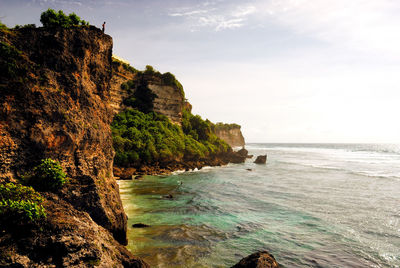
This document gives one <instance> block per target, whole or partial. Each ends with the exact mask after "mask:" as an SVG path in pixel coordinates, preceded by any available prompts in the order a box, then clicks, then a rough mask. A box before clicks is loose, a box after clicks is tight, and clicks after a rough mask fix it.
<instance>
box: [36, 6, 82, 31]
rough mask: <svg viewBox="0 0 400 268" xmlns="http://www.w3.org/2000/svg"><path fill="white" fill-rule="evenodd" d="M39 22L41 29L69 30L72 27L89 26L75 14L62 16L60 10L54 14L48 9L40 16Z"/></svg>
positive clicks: (52, 10)
mask: <svg viewBox="0 0 400 268" xmlns="http://www.w3.org/2000/svg"><path fill="white" fill-rule="evenodd" d="M40 22H41V23H42V24H43V27H48V28H50V27H63V28H69V27H72V26H79V25H89V22H87V21H84V20H81V18H80V17H79V16H77V15H76V14H75V13H71V14H69V15H66V14H64V12H63V11H62V10H59V11H58V12H56V11H55V10H54V9H51V8H49V9H48V10H46V11H44V12H43V13H42V14H41V15H40Z"/></svg>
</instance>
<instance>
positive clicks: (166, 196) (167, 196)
mask: <svg viewBox="0 0 400 268" xmlns="http://www.w3.org/2000/svg"><path fill="white" fill-rule="evenodd" d="M163 198H165V199H173V198H174V196H173V195H172V194H167V195H163Z"/></svg>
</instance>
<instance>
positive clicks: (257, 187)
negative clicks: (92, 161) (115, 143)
mask: <svg viewBox="0 0 400 268" xmlns="http://www.w3.org/2000/svg"><path fill="white" fill-rule="evenodd" d="M246 149H247V150H248V151H249V154H253V155H254V157H253V159H248V160H247V161H246V163H244V164H229V165H227V166H222V167H207V168H203V169H201V170H199V171H193V172H176V173H174V174H172V175H169V176H146V177H144V178H143V179H141V180H133V181H119V186H120V192H121V198H122V201H123V204H124V208H125V211H126V213H127V215H128V217H129V219H128V239H129V244H128V249H129V250H130V251H131V252H132V253H134V254H135V255H136V256H139V257H142V258H143V259H144V260H145V261H146V262H148V263H149V264H150V265H151V266H152V267H230V266H232V265H233V264H235V263H237V262H238V261H239V260H240V259H241V258H243V257H245V256H247V255H249V254H251V253H253V252H255V251H257V250H267V251H269V252H270V253H271V254H272V255H274V257H275V258H276V260H277V261H278V262H279V263H280V264H281V265H282V266H283V267H340V268H342V267H400V145H390V144H385V145H383V144H247V145H246ZM261 154H267V155H268V160H267V164H266V165H257V164H254V163H253V161H254V159H255V156H257V155H261ZM169 194H171V195H172V196H173V198H172V199H168V198H165V195H169ZM134 223H145V224H148V225H150V227H148V228H132V227H130V226H131V225H132V224H134Z"/></svg>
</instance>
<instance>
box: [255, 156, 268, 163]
mask: <svg viewBox="0 0 400 268" xmlns="http://www.w3.org/2000/svg"><path fill="white" fill-rule="evenodd" d="M266 162H267V155H259V156H257V158H256V161H254V163H256V164H265V163H266Z"/></svg>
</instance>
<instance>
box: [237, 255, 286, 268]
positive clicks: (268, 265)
mask: <svg viewBox="0 0 400 268" xmlns="http://www.w3.org/2000/svg"><path fill="white" fill-rule="evenodd" d="M279 267H280V266H279V264H278V262H277V261H276V260H275V258H274V256H272V255H271V254H269V253H268V252H267V251H259V252H256V253H253V254H251V255H249V256H247V257H245V258H243V259H242V260H241V261H240V262H238V263H237V264H235V265H234V266H232V268H279Z"/></svg>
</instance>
